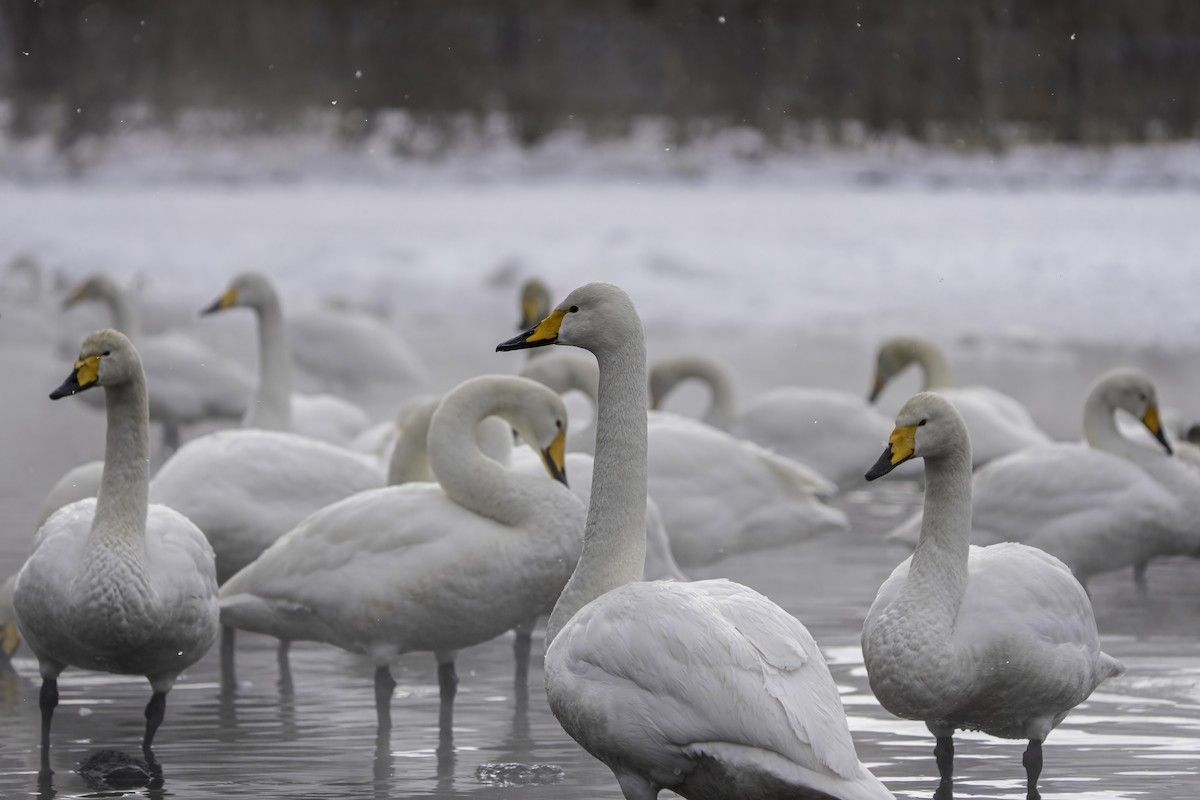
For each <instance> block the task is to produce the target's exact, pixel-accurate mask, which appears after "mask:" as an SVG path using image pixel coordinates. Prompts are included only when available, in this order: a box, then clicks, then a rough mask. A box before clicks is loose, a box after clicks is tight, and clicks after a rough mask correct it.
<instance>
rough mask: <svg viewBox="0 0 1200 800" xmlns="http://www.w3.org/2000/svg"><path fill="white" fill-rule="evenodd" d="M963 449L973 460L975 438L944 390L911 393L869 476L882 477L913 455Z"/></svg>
mask: <svg viewBox="0 0 1200 800" xmlns="http://www.w3.org/2000/svg"><path fill="white" fill-rule="evenodd" d="M963 451H965V452H966V459H967V463H968V464H969V463H970V462H971V440H970V437H969V436H968V435H967V424H966V423H965V422H963V418H962V414H959V413H958V409H956V408H955V407H954V405H953V404H952V403H951V402H950V401H949V400H947V399H946V398H944V397H942V396H941V395H940V394H937V393H935V392H921V393H920V394H915V395H913V396H912V397H910V398H909V400H908V402H907V403H905V404H904V407H903V408H901V409H900V413H899V414H897V415H896V427H895V429H894V430H893V431H892V435H891V436H889V437H888V446H887V448H886V449H885V450H884V451H883V455H881V456H880V457H879V460H878V461H876V462H875V466H873V467H871V469H870V470H869V471H868V472H867V474H866V476H865V477H866V479H867V480H869V481H873V480H875V479H876V478H881V477H883V476H884V475H887V474H888V473H889V472H891V471H892V470H893V469H895V468H896V467H898V466H900V465H901V464H903V463H904V462H905V461H908V460H909V459H912V458H926V459H928V458H939V457H942V456H947V455H951V454H953V453H955V452H959V453H961V452H963Z"/></svg>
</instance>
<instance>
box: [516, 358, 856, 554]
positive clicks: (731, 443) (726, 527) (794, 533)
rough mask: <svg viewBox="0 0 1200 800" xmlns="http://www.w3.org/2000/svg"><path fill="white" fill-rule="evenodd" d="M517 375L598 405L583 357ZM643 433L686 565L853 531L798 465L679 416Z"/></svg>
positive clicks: (543, 361) (661, 418)
mask: <svg viewBox="0 0 1200 800" xmlns="http://www.w3.org/2000/svg"><path fill="white" fill-rule="evenodd" d="M522 373H523V374H525V375H526V376H528V377H531V378H534V379H535V380H539V381H541V382H543V383H546V384H547V385H548V386H550V388H552V389H555V390H556V391H560V392H561V391H565V390H567V389H577V390H579V391H582V392H583V393H584V394H586V395H588V397H589V398H591V400H592V402H593V405H594V404H595V403H596V399H597V393H598V389H597V387H598V385H599V376H600V373H599V368H598V367H597V365H596V361H595V359H593V358H590V357H588V356H587V355H585V354H577V353H563V354H558V353H555V354H553V355H548V356H545V357H544V358H539V359H537V360H536V361H531V362H528V363H527V364H526V365H525V366H524V367H523V368H522ZM648 430H649V434H648V435H649V437H650V460H649V470H650V472H649V485H650V496H651V497H653V498H654V499H655V501H656V502H657V503H658V509H659V511H660V513H661V515H662V522H663V525H664V527H665V528H666V530H667V536H668V537H669V538H670V541H671V552H672V553H674V556H675V559H676V560H677V561H678V562H679V564H680V565H681V566H683V567H684V568H685V569H690V568H695V567H703V566H707V565H709V564H712V563H714V562H716V561H720V560H721V559H722V558H727V557H729V556H732V555H736V554H738V553H747V552H753V551H755V550H762V549H765V548H770V547H778V546H780V545H785V544H792V543H795V542H802V541H805V540H806V539H810V538H813V537H816V536H820V535H823V534H826V533H835V532H841V531H844V530H847V529H848V528H849V523H848V522H847V520H846V515H845V514H844V513H843V512H842V511H841V510H839V509H836V508H833V507H832V506H829V505H827V504H826V503H825V502H824V498H826V497H828V496H830V495H832V494H834V493H836V492H837V487H836V486H834V485H833V484H832V483H830V482H829V481H827V480H826V479H825V478H824V477H822V476H821V475H819V474H817V473H816V472H815V471H814V470H812V469H809V468H808V467H806V466H805V465H803V464H800V463H798V462H796V461H793V460H792V459H790V458H786V457H784V456H780V455H776V454H775V453H772V452H770V451H768V450H766V449H765V448H763V447H760V446H759V445H757V444H754V443H753V442H749V441H746V440H744V439H738V438H737V437H735V436H732V435H730V434H728V433H725V432H724V431H720V430H717V429H716V428H713V427H712V426H710V425H706V424H704V423H702V422H699V421H697V420H692V419H688V418H686V417H681V416H679V415H678V414H670V413H665V412H651V413H650V414H649V415H648ZM596 433H597V427H596V426H595V425H592V426H590V427H588V428H587V429H586V431H585V432H584V434H583V436H585V437H588V438H587V441H586V442H580V441H579V439H577V438H575V437H574V436H572V438H571V439H569V440H568V446H571V445H572V444H573V445H575V446H578V447H579V448H580V449H581V450H584V451H589V452H590V451H592V450H594V449H595V437H596ZM714 465H720V468H719V469H717V468H714Z"/></svg>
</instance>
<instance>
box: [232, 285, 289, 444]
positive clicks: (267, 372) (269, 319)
mask: <svg viewBox="0 0 1200 800" xmlns="http://www.w3.org/2000/svg"><path fill="white" fill-rule="evenodd" d="M254 311H255V313H256V314H257V315H258V390H257V391H256V392H255V393H254V401H253V402H252V403H251V404H250V407H249V408H248V409H246V416H245V418H244V419H243V420H242V427H244V428H262V429H264V430H270V431H290V430H292V366H291V362H290V361H289V359H290V358H291V356H290V354H289V353H288V341H287V329H286V328H285V327H284V324H283V310H282V309H281V308H280V306H279V298H278V297H276V296H275V294H274V293H271V294H270V296H268V297H267V298H266V299H265V300H263V301H262V302H259V303H256V304H255V306H254Z"/></svg>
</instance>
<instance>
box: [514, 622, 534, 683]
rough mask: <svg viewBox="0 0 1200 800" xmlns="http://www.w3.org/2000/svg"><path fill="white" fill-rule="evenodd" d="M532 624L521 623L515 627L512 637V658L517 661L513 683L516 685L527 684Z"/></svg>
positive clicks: (531, 648)
mask: <svg viewBox="0 0 1200 800" xmlns="http://www.w3.org/2000/svg"><path fill="white" fill-rule="evenodd" d="M532 628H533V626H532V625H530V626H528V627H526V626H525V625H522V626H520V627H518V628H517V629H516V634H517V635H516V638H514V639H513V658H515V659H516V661H517V669H516V672H515V674H514V677H513V683H514V684H515V685H517V686H527V685H528V684H529V654H530V653H531V652H533V630H532Z"/></svg>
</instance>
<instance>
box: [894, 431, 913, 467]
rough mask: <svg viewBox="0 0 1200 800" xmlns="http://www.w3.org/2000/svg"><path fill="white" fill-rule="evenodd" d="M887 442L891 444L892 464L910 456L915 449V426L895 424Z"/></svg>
mask: <svg viewBox="0 0 1200 800" xmlns="http://www.w3.org/2000/svg"><path fill="white" fill-rule="evenodd" d="M888 444H890V445H891V446H892V466H895V465H897V464H899V463H900V462H901V461H903V460H904V459H906V458H909V457H911V456H912V454H913V453H914V452H915V451H916V449H917V426H916V425H898V426H896V429H895V430H894V431H892V435H891V436H889V437H888Z"/></svg>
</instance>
